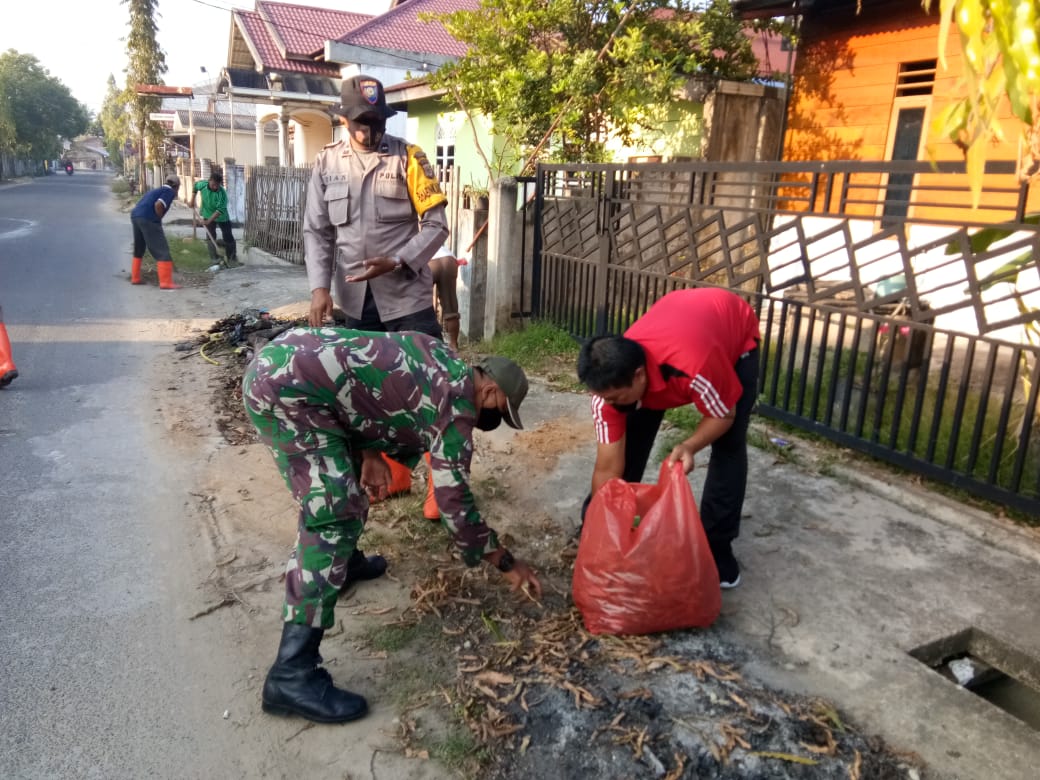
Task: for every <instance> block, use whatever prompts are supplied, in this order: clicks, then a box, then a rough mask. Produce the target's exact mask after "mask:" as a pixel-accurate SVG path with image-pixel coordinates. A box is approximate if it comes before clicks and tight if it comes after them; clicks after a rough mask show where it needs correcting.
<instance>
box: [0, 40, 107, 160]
mask: <svg viewBox="0 0 1040 780" xmlns="http://www.w3.org/2000/svg"><path fill="white" fill-rule="evenodd" d="M89 122H90V113H89V112H88V111H87V108H86V106H84V105H83V104H82V103H80V102H79V101H78V100H76V99H75V98H74V97H73V96H72V93H71V92H69V88H68V87H66V86H65V85H64V84H62V83H61V82H60V81H59V80H58V79H56V78H54V77H53V76H51V75H50V73H49V72H48V71H47V69H46V68H44V67H43V66H42V65H41V64H40V62H39V60H37V59H36V58H35V57H34V56H32V55H31V54H20V53H19V52H17V51H15V50H14V49H9V50H7V51H6V52H4V53H3V54H0V150H2V151H4V152H7V153H8V154H11V155H15V156H20V157H26V158H29V159H33V160H41V161H42V160H47V159H53V158H55V157H57V156H59V155H60V154H61V151H62V138H67V139H71V138H74V137H75V136H77V135H80V134H81V133H82V132H83V131H84V130H86V128H87V125H88V124H89Z"/></svg>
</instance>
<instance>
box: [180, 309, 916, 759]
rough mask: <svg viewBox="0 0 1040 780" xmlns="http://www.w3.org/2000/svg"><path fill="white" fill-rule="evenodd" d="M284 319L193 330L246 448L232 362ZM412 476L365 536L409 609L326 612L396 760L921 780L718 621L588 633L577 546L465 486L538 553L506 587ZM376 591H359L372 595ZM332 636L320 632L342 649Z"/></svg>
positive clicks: (546, 520) (231, 433)
mask: <svg viewBox="0 0 1040 780" xmlns="http://www.w3.org/2000/svg"><path fill="white" fill-rule="evenodd" d="M291 324H293V323H292V322H282V321H279V320H272V319H271V318H263V317H261V316H260V315H259V313H255V312H249V313H246V314H244V315H236V316H234V317H229V318H226V319H225V320H222V321H221V322H220V323H218V324H216V325H215V326H214V328H213V329H212V332H211V333H210V334H206V335H205V336H204V337H203V341H205V342H207V343H209V342H212V341H213V340H214V339H213V336H214V334H220V335H219V337H218V339H216V340H217V341H219V342H220V343H221V346H220V348H219V349H216V350H215V351H214V352H212V353H207V354H210V356H211V357H214V358H215V359H216V361H217V362H219V363H220V365H219V367H217V366H214V367H213V370H214V371H215V372H220V375H221V376H222V380H221V381H220V382H218V384H219V385H220V389H219V390H218V391H217V393H216V395H215V396H214V401H215V402H216V403H217V405H218V410H219V415H218V416H220V417H221V418H222V422H221V430H222V431H223V433H224V435H225V437H227V438H228V441H230V442H232V443H233V444H243V443H246V442H249V441H253V439H252V438H251V429H250V427H249V426H248V425H247V424H246V423H245V421H244V418H243V417H242V411H241V398H240V396H239V394H238V387H239V384H240V381H241V373H242V367H243V365H244V363H245V361H246V359H247V358H248V356H249V354H250V353H251V351H252V349H254V348H255V347H256V346H257V345H258V344H259V343H260V340H262V339H263V338H265V337H269V336H270V334H271V333H273V332H274V331H277V330H278V329H279V328H282V327H289V326H290V325H291ZM543 341H544V340H543ZM251 342H252V343H251ZM192 346H197V345H192ZM481 349H482V350H483V346H482V347H481ZM501 351H505V350H504V349H503V350H501ZM189 354H191V353H189ZM529 370H530V372H531V373H532V375H536V371H535V370H534V369H533V368H529ZM479 455H480V457H481V458H482V459H483V461H484V465H485V468H486V470H487V472H488V473H499V472H500V471H501V470H513V473H514V475H515V472H516V469H517V462H518V461H517V460H516V458H515V454H503V453H496V452H491V451H489V452H481V453H479ZM517 476H519V475H517ZM423 479H424V475H423V474H422V467H420V468H419V471H418V473H417V478H416V483H415V485H414V486H413V493H412V494H411V495H407V496H403V497H400V498H394V499H390V500H388V501H385V502H383V503H381V504H377V505H375V506H373V507H372V510H371V514H370V518H369V525H368V528H367V530H366V533H365V535H364V536H363V538H362V540H361V545H362V546H363V547H364V548H365V549H366V550H369V551H376V550H378V551H379V552H381V553H383V554H385V555H386V556H387V558H388V559H389V560H390V562H391V570H390V572H388V575H387V576H392V577H393V578H394V579H395V580H397V581H399V582H401V583H404V584H405V585H406V587H407V588H408V589H409V593H410V596H409V601H408V604H407V606H406V607H403V608H398V607H391V608H387V607H375V608H366V610H365V611H363V612H362V611H359V612H352V611H351V610H350V609H349V607H348V606H347V604H349V602H347V603H344V604H343V605H342V607H341V610H340V614H338V615H337V622H347V621H364V622H363V623H361V624H360V625H359V624H358V623H353V625H352V628H353V629H354V630H352V631H351V632H350V633H351V634H353V635H354V637H355V639H354V640H353V641H360V642H361V644H362V645H363V647H364V649H365V650H367V652H368V654H369V657H370V658H373V659H377V660H378V662H379V663H381V664H384V665H385V672H384V675H383V678H384V680H385V683H384V685H385V687H384V690H383V692H382V694H381V695H382V696H383V697H384V698H383V700H384V701H386V702H387V704H388V706H394V707H395V709H396V711H397V712H398V721H397V723H398V737H399V739H400V742H401V751H402V753H404V754H406V755H409V756H418V757H429V758H430V759H431V760H437V761H440V762H442V763H444V764H445V765H446V766H450V767H452V768H453V769H454V770H456V771H457V772H458V773H459V774H460V775H461V776H463V777H482V778H487V777H491V778H503V779H505V778H521V777H522V778H530V777H539V778H542V777H544V778H577V777H603V778H630V777H656V778H668V779H669V780H678V779H679V778H694V777H713V778H723V779H724V780H726V779H728V778H813V779H815V778H852V779H853V780H856V779H858V778H864V779H866V778H871V780H874V779H875V778H909V777H918V776H920V768H919V762H918V761H917V759H915V757H913V756H902V755H898V754H895V753H893V752H892V751H890V750H889V749H887V748H886V746H885V745H884V744H883V743H882V742H881V741H880V740H878V739H875V738H872V737H869V736H865V735H863V734H860V733H858V732H857V731H856V729H855V727H854V726H853V725H852V724H850V723H849V722H848V719H847V718H846V717H845V716H844V715H843V714H842V713H839V712H837V711H836V710H835V709H834V708H833V707H832V706H831V705H830V704H829V703H827V702H824V701H821V700H817V699H806V698H802V697H799V696H796V695H791V694H787V693H783V692H779V691H776V690H771V689H769V688H767V687H765V686H763V685H761V684H759V683H757V682H756V681H755V680H753V679H750V678H749V677H748V675H747V673H746V672H745V671H744V663H745V661H746V660H747V655H746V652H745V651H744V650H743V649H742V648H740V647H737V646H734V645H732V644H730V643H727V642H726V641H724V640H722V639H721V638H720V636H719V634H718V632H715V631H713V630H712V629H707V630H700V631H676V632H670V633H668V634H662V635H658V636H652V637H613V636H593V635H590V634H589V633H588V632H587V631H586V630H585V629H584V626H583V625H582V622H581V618H580V615H579V614H578V613H577V612H576V610H575V609H574V607H573V604H572V601H571V597H570V579H571V567H572V563H573V558H574V546H573V543H572V542H571V541H570V540H569V539H568V538H567V534H565V533H564V532H563V531H562V529H561V528H560V525H559V523H558V522H557V521H556V520H554V519H553V518H551V517H550V516H548V515H547V514H546V513H545V510H544V509H543V508H541V507H539V506H537V505H533V504H531V502H530V500H529V499H528V497H527V496H526V495H525V493H524V490H523V488H522V480H518V479H516V478H512V479H510V483H511V485H513V487H512V488H511V489H510V490H508V491H503V490H502V489H500V487H499V486H498V483H497V481H496V480H494V479H482V480H478V481H476V482H475V484H474V485H473V490H474V494H475V496H476V500H477V503H478V506H480V507H481V510H482V511H483V512H484V513H485V514H486V515H487V516H488V517H489V518H490V519H492V520H493V521H494V524H495V525H496V526H497V527H498V530H499V531H500V532H502V534H503V539H504V541H505V544H506V545H507V546H510V545H512V544H513V543H514V541H515V543H516V549H517V550H518V551H519V550H523V551H524V554H525V555H531V551H532V550H533V551H535V552H534V554H533V555H532V556H531V557H532V560H531V562H532V564H533V565H534V566H535V568H536V569H537V571H538V575H539V577H540V578H541V581H542V584H543V589H544V592H543V597H542V599H541V600H539V601H536V600H535V599H534V598H533V597H531V596H528V595H525V594H518V593H511V592H509V591H508V590H506V589H505V588H504V587H503V583H502V580H501V578H500V577H499V575H498V573H497V572H495V571H494V570H492V569H490V568H489V567H486V566H479V567H476V568H472V569H470V568H467V567H465V566H464V565H462V564H461V562H459V560H458V558H457V557H456V556H455V554H454V552H453V547H452V544H451V540H450V537H449V536H448V534H447V533H445V531H444V529H443V528H442V527H440V526H439V525H437V524H435V523H430V522H429V521H427V520H425V519H423V518H422V517H421V511H420V510H421V500H422V499H421V488H422V484H423ZM536 539H537V540H538V544H537V545H535V544H534V543H533V542H534V540H536ZM380 584H381V583H379V582H375V583H363V584H362V585H360V586H359V587H364V588H365V589H366V590H367V592H368V593H369V594H371V593H373V592H375V591H374V589H378V588H379V587H380ZM359 631H360V633H359ZM337 637H341V635H340V632H335V633H331V632H330V637H329V639H330V641H346V640H345V638H342V637H341V638H337Z"/></svg>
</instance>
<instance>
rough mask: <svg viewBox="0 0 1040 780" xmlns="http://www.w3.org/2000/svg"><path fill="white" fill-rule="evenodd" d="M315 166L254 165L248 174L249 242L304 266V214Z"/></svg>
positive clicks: (247, 236) (247, 240) (247, 220)
mask: <svg viewBox="0 0 1040 780" xmlns="http://www.w3.org/2000/svg"><path fill="white" fill-rule="evenodd" d="M310 176H311V166H299V167H296V168H282V167H279V166H263V165H251V166H249V169H248V173H247V174H246V221H245V240H246V242H247V243H249V244H250V245H251V246H255V247H257V248H258V249H263V250H264V251H266V252H270V253H272V254H275V255H278V257H281V258H284V259H285V260H288V261H289V262H292V263H297V264H300V265H302V264H303V212H304V208H305V207H306V205H307V182H308V181H310Z"/></svg>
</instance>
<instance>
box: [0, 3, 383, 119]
mask: <svg viewBox="0 0 1040 780" xmlns="http://www.w3.org/2000/svg"><path fill="white" fill-rule="evenodd" d="M282 1H283V2H284V1H285V0H282ZM292 4H293V5H308V6H312V7H313V6H316V7H321V8H336V9H339V10H341V11H354V12H360V13H369V14H376V13H381V12H383V11H385V10H386V9H387V8H389V5H390V4H389V2H388V0H309V2H306V3H292ZM3 5H4V9H3V12H2V20H0V52H4V51H7V50H8V49H15V50H17V51H18V52H20V53H22V54H32V55H33V56H35V57H36V59H37V60H39V61H40V64H41V65H42V66H43V67H44V68H46V69H47V70H48V71H49V72H50V75H51V76H52V77H54V78H56V79H58V81H61V82H62V83H63V84H64V85H65V86H67V87H68V88H69V91H70V92H71V93H72V95H73V97H75V98H76V99H77V100H79V101H80V102H81V103H83V104H84V105H86V107H87V108H88V109H90V110H91V111H93V112H94V113H95V114H96V113H98V112H99V111H100V110H101V104H102V102H103V101H104V99H105V93H106V92H107V90H108V76H109V74H112V75H113V76H115V79H116V84H117V85H118V86H120V87H122V85H123V84H124V82H125V80H126V74H125V73H124V72H123V69H124V68H125V67H126V44H125V42H124V40H123V39H124V38H125V37H126V35H127V33H128V31H129V28H128V26H127V25H128V23H129V20H130V12H129V10H128V9H127V6H126V5H124V4H123V3H121V2H120V0H4V2H3ZM254 7H255V3H254V2H253V0H248V1H247V0H159V5H158V11H159V17H158V19H157V20H156V23H157V26H158V28H159V32H158V35H157V37H158V42H159V46H160V48H162V50H163V52H164V53H165V54H166V67H167V72H166V74H165V76H163V81H164V82H165V83H166V84H169V85H171V86H176V87H194V86H197V85H200V84H203V83H205V82H206V81H208V80H209V79H210V78H211V77H212V76H211V75H207V74H204V73H202V72H201V70H200V68H203V67H204V68H206V70H207V71H208V74H216V73H219V72H220V69H221V68H222V67H224V66H225V65H227V52H228V42H229V40H230V34H231V9H233V8H245V9H253V8H254Z"/></svg>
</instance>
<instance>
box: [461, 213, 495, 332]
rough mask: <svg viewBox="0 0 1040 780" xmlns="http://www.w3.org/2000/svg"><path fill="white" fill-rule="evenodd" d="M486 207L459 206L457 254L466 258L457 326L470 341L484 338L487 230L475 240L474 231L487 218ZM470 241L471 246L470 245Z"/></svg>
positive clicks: (462, 267) (462, 272)
mask: <svg viewBox="0 0 1040 780" xmlns="http://www.w3.org/2000/svg"><path fill="white" fill-rule="evenodd" d="M487 216H488V213H487V211H485V210H483V209H480V210H476V211H475V210H473V209H459V224H458V226H457V228H456V231H455V235H456V238H457V240H458V247H459V248H458V252H459V257H464V258H465V259H466V260H468V261H469V262H468V263H467V264H466V265H463V266H460V267H459V281H458V294H459V330H460V331H461V333H462V334H463V335H464V336H465V337H466V338H467V339H469V340H470V341H480V340H481V339H482V338H484V307H485V305H486V299H487V245H488V243H487V230H485V231H484V232H483V233H482V234H481V235H480V237H479V238H478V239H477V241H476V243H474V242H473V234H474V233H476V232H477V231H478V230H479V229H480V227H481V226H482V225H483V224H484V222H485V221H486V220H487ZM471 244H472V246H470V245H471Z"/></svg>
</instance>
